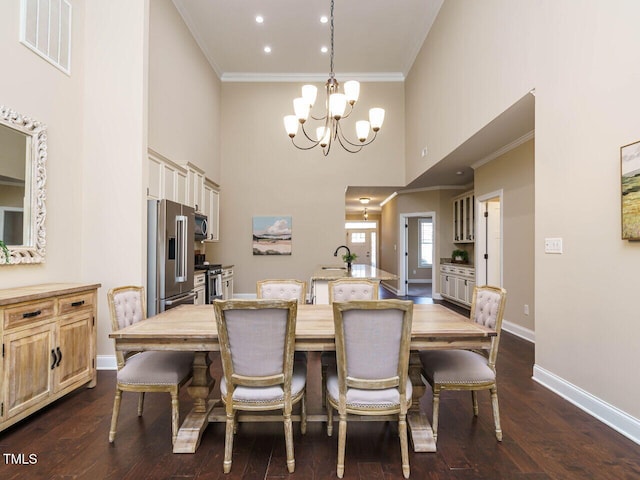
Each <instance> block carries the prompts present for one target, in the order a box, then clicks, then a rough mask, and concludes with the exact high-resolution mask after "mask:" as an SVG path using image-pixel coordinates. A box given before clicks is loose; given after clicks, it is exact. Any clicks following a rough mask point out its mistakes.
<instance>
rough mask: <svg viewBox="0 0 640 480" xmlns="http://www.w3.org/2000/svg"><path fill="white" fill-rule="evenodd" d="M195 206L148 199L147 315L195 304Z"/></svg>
mask: <svg viewBox="0 0 640 480" xmlns="http://www.w3.org/2000/svg"><path fill="white" fill-rule="evenodd" d="M194 221H195V213H194V210H193V208H191V207H189V206H187V205H181V204H179V203H176V202H172V201H170V200H149V201H148V202H147V314H148V316H151V315H155V314H156V313H160V312H164V311H165V310H168V309H170V308H173V307H176V306H178V305H182V304H185V303H193V302H194V300H195V298H196V294H195V292H194V291H193V263H194V256H193V253H194V250H193V242H194V236H195V231H194Z"/></svg>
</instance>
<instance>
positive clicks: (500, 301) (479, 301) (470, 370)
mask: <svg viewBox="0 0 640 480" xmlns="http://www.w3.org/2000/svg"><path fill="white" fill-rule="evenodd" d="M506 301H507V291H506V290H505V289H504V288H499V287H490V286H483V287H475V289H474V290H473V300H472V303H471V318H472V319H473V321H474V322H476V323H478V324H480V325H484V326H486V327H490V328H493V329H495V330H496V332H497V335H496V336H495V337H492V338H491V346H490V348H489V349H488V350H481V351H475V350H473V351H472V350H425V351H422V352H420V361H421V363H422V376H423V378H424V380H426V382H427V383H428V384H429V385H431V388H432V390H433V421H432V425H431V427H432V429H433V440H434V442H435V441H437V440H438V413H439V408H440V392H441V391H443V390H470V391H471V401H472V402H473V414H474V415H475V416H478V397H477V392H478V390H489V391H490V392H491V405H492V408H493V420H494V423H495V428H496V438H497V439H498V441H499V442H501V441H502V429H501V427H500V411H499V409H498V387H497V384H496V359H497V357H498V344H499V343H500V330H501V328H502V317H503V315H504V306H505V303H506Z"/></svg>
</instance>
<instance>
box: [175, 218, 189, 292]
mask: <svg viewBox="0 0 640 480" xmlns="http://www.w3.org/2000/svg"><path fill="white" fill-rule="evenodd" d="M187 221H188V217H187V216H186V215H176V244H177V252H176V260H177V261H176V282H186V281H187V244H186V242H187Z"/></svg>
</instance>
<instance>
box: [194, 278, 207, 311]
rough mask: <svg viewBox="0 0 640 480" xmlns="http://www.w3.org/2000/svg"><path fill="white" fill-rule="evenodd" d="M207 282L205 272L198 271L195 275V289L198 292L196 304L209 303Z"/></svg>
mask: <svg viewBox="0 0 640 480" xmlns="http://www.w3.org/2000/svg"><path fill="white" fill-rule="evenodd" d="M205 284H206V274H205V272H198V273H196V274H195V275H194V276H193V291H194V293H195V294H196V301H195V304H196V305H204V304H205V303H207V299H206V286H205Z"/></svg>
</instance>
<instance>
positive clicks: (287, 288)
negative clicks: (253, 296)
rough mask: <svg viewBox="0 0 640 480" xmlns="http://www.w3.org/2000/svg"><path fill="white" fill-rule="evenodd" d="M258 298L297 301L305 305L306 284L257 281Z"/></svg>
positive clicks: (282, 281)
mask: <svg viewBox="0 0 640 480" xmlns="http://www.w3.org/2000/svg"><path fill="white" fill-rule="evenodd" d="M256 289H257V294H258V298H269V299H280V300H297V301H298V303H300V304H304V303H306V300H307V299H306V297H307V282H303V281H301V280H275V279H273V280H272V279H270V280H258V282H257V284H256Z"/></svg>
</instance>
